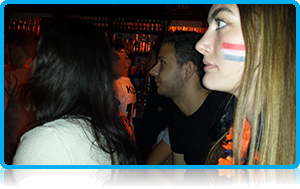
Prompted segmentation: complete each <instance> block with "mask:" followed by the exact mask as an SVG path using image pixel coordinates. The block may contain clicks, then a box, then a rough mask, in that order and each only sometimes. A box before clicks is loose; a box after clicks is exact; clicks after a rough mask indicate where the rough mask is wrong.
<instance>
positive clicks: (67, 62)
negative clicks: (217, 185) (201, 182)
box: [13, 18, 141, 165]
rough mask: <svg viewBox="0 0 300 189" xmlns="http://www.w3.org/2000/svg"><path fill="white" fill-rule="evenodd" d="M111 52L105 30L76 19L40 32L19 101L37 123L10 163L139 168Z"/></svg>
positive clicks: (25, 135)
mask: <svg viewBox="0 0 300 189" xmlns="http://www.w3.org/2000/svg"><path fill="white" fill-rule="evenodd" d="M111 61H112V52H111V48H110V44H109V42H108V39H107V37H106V36H105V34H104V32H103V31H102V30H100V29H98V28H97V27H96V26H94V25H92V24H90V23H87V22H84V21H81V20H77V19H65V18H60V19H59V20H53V21H52V22H50V23H49V25H48V26H47V29H46V30H45V31H43V32H42V35H41V36H40V40H39V42H38V46H37V55H36V58H35V60H34V66H33V69H32V73H31V77H30V79H29V80H28V82H27V83H26V85H25V86H24V88H23V92H24V94H29V95H24V99H26V101H27V102H28V104H27V105H28V107H29V108H30V110H32V111H33V112H34V113H35V116H36V120H37V122H36V124H35V125H34V126H33V127H32V129H31V130H30V131H28V132H27V133H25V134H24V135H23V136H22V138H21V142H20V145H19V147H18V150H17V152H16V155H15V157H14V160H13V164H14V165H21V164H23V165H24V164H25V165H54V164H55V165H111V164H122V165H133V164H140V163H141V162H140V155H139V152H138V149H137V147H136V145H135V143H134V141H133V140H132V139H131V138H130V135H129V133H128V131H127V130H126V128H125V127H124V125H123V123H122V119H121V117H120V115H119V109H118V100H117V99H116V98H115V95H114V90H113V82H114V78H113V71H112V63H111Z"/></svg>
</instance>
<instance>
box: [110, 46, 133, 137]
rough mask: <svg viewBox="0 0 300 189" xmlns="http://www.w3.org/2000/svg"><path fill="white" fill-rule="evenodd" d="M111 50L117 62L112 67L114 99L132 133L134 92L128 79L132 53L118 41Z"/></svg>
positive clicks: (128, 47)
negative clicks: (115, 52)
mask: <svg viewBox="0 0 300 189" xmlns="http://www.w3.org/2000/svg"><path fill="white" fill-rule="evenodd" d="M112 48H113V50H114V51H117V55H116V56H117V62H116V63H114V66H113V67H114V69H113V71H114V76H115V78H116V80H115V82H114V89H115V94H116V98H117V99H118V100H119V102H120V105H119V109H120V111H121V112H122V113H123V114H124V115H125V116H126V117H127V119H128V120H129V122H130V126H131V127H132V130H133V131H134V118H135V116H136V107H135V103H136V90H135V87H134V86H133V84H132V82H131V80H130V78H129V77H128V74H129V68H130V66H131V64H132V63H134V53H133V51H132V49H131V48H130V45H129V44H127V43H124V42H120V41H116V42H114V43H113V44H112Z"/></svg>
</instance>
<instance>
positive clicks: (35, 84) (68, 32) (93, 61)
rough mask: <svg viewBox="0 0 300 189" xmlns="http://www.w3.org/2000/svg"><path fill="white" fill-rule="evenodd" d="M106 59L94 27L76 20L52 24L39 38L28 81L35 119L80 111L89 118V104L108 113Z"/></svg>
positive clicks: (103, 39)
mask: <svg viewBox="0 0 300 189" xmlns="http://www.w3.org/2000/svg"><path fill="white" fill-rule="evenodd" d="M110 59H111V49H110V46H109V43H108V40H107V38H106V36H105V34H104V33H103V32H102V31H101V30H99V29H98V28H97V27H94V26H93V25H91V24H89V23H86V22H84V21H81V20H76V19H64V18H60V19H57V20H53V21H52V22H51V23H50V25H49V26H48V27H47V31H44V33H43V35H42V36H41V37H40V40H39V42H38V47H37V56H36V59H35V65H34V67H33V73H32V74H31V78H30V79H29V85H30V91H31V98H30V100H31V102H30V103H31V105H32V107H33V110H34V111H35V112H36V114H37V119H38V120H41V119H47V118H53V117H57V116H62V115H64V114H69V113H71V112H73V113H74V112H75V113H78V112H76V111H80V110H82V112H80V113H83V112H84V113H86V114H89V113H91V111H90V108H93V107H90V106H91V105H93V104H90V103H91V102H93V101H96V102H98V104H100V106H101V107H99V109H101V110H103V111H104V112H106V111H110V107H111V106H110V105H109V104H107V100H113V97H114V95H113V91H112V89H111V85H112V82H113V78H112V66H111V60H110ZM99 102H101V103H99ZM44 107H47V109H45V108H44Z"/></svg>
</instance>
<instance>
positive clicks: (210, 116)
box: [150, 32, 231, 179]
mask: <svg viewBox="0 0 300 189" xmlns="http://www.w3.org/2000/svg"><path fill="white" fill-rule="evenodd" d="M201 37H202V36H201V34H197V33H195V32H176V33H172V34H169V35H166V36H165V37H163V38H162V39H161V42H160V48H159V52H158V55H157V64H156V65H155V66H154V67H153V68H152V69H151V70H150V74H151V75H153V76H154V77H155V79H154V80H155V83H156V86H157V92H158V94H160V95H163V96H166V97H169V98H170V99H172V100H173V102H174V103H175V104H176V105H177V106H178V108H179V110H177V111H176V112H175V113H174V115H173V116H172V118H171V121H170V126H169V135H170V143H171V149H172V151H173V153H172V158H173V165H185V164H187V165H202V164H204V163H205V160H206V156H207V154H208V152H209V149H210V145H211V143H212V142H214V141H215V140H216V138H217V137H216V136H215V135H213V136H211V131H212V130H213V128H214V127H216V126H217V125H218V123H219V121H220V119H221V116H222V113H223V110H224V108H225V106H226V104H227V102H228V100H229V98H230V96H231V95H229V94H227V93H221V92H212V91H210V90H207V89H206V88H204V87H202V85H201V84H200V81H201V78H202V75H203V64H202V58H203V56H202V55H201V54H200V53H199V52H197V51H196V49H195V44H196V42H197V41H198V40H199V39H200V38H201ZM176 177H177V176H175V175H174V177H173V178H174V179H176Z"/></svg>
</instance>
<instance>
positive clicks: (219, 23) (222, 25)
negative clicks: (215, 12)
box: [216, 19, 227, 29]
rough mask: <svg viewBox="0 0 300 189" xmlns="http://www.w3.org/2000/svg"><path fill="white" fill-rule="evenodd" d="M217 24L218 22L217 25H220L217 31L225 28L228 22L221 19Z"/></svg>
mask: <svg viewBox="0 0 300 189" xmlns="http://www.w3.org/2000/svg"><path fill="white" fill-rule="evenodd" d="M216 22H217V25H218V28H217V29H220V28H223V27H224V26H226V25H227V23H226V22H224V21H223V20H220V19H217V20H216Z"/></svg>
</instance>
